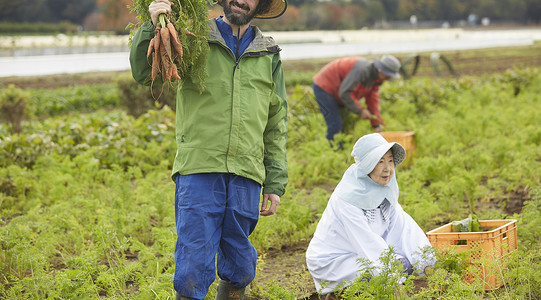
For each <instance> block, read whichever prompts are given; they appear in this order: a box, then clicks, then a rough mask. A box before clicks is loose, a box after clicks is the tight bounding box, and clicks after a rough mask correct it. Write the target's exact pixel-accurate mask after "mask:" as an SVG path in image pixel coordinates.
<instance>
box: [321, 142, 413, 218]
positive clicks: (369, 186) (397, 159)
mask: <svg viewBox="0 0 541 300" xmlns="http://www.w3.org/2000/svg"><path fill="white" fill-rule="evenodd" d="M389 149H391V151H392V152H393V157H394V164H395V167H396V166H398V165H399V164H400V163H401V162H402V161H404V158H405V157H406V150H404V148H403V147H402V146H401V145H400V144H398V143H394V142H393V143H389V142H387V141H386V140H385V138H383V137H382V136H381V135H380V134H378V133H373V134H368V135H365V136H363V137H361V138H360V139H359V140H358V141H357V142H356V143H355V146H353V151H352V152H351V155H352V156H353V157H354V158H355V163H354V164H353V165H351V166H350V167H349V168H348V169H347V170H346V172H345V173H344V176H343V177H342V180H341V181H340V183H338V185H337V186H336V189H335V190H334V192H333V194H332V196H331V197H336V198H338V199H340V200H342V201H346V202H348V203H350V204H352V205H355V206H357V207H359V208H362V209H375V208H377V207H378V206H379V205H380V204H381V202H383V200H385V199H387V200H388V201H389V203H391V205H393V206H396V204H397V203H398V193H399V191H398V183H397V181H396V175H395V174H394V173H393V176H392V177H391V180H390V181H389V183H387V184H386V185H381V184H378V183H376V182H374V181H373V180H372V179H371V178H370V177H369V176H368V174H370V172H372V170H374V168H375V166H376V164H377V163H378V162H379V160H380V159H381V158H382V157H383V155H384V154H385V153H386V152H387V151H388V150H389ZM395 173H396V172H395Z"/></svg>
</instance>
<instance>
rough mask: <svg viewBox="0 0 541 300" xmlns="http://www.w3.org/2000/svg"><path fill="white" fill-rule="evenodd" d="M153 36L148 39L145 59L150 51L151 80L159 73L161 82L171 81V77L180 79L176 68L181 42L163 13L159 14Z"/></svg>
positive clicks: (173, 26)
mask: <svg viewBox="0 0 541 300" xmlns="http://www.w3.org/2000/svg"><path fill="white" fill-rule="evenodd" d="M159 21H160V22H158V24H157V25H156V32H155V35H154V37H153V38H152V39H151V40H150V44H149V46H148V51H147V59H150V56H151V55H152V53H154V55H153V57H152V75H151V76H152V77H151V78H152V82H154V81H155V80H156V78H158V75H159V74H160V73H161V77H162V80H163V82H171V79H172V78H174V79H180V75H179V74H178V68H177V65H176V64H175V62H176V63H178V65H179V67H180V64H181V62H182V56H183V50H182V44H181V43H180V39H179V36H178V32H177V30H176V29H175V25H174V24H173V23H171V22H169V20H167V19H166V17H165V15H164V14H161V15H160V16H159Z"/></svg>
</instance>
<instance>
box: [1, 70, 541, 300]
mask: <svg viewBox="0 0 541 300" xmlns="http://www.w3.org/2000/svg"><path fill="white" fill-rule="evenodd" d="M539 71H540V70H539V69H535V68H525V69H513V70H509V71H507V72H505V73H502V74H496V75H490V76H488V75H487V76H483V77H462V78H458V79H433V78H416V79H412V80H407V81H406V80H402V81H396V82H390V83H388V84H386V85H384V86H383V88H382V93H381V105H382V107H381V108H382V112H383V118H384V119H385V121H386V124H387V125H386V127H385V130H387V131H401V130H413V131H415V136H416V143H417V150H416V151H415V153H413V158H412V161H411V162H410V164H409V165H408V166H405V167H401V168H399V169H398V170H397V176H398V178H399V185H400V191H401V198H400V200H399V201H400V202H401V204H402V206H403V207H404V209H405V210H406V211H407V212H408V213H409V214H410V215H412V217H413V218H414V219H415V220H416V221H417V222H418V223H419V224H420V225H421V227H422V228H423V229H424V230H425V231H428V230H430V229H433V228H435V227H437V226H439V225H441V224H445V223H447V222H449V221H451V220H457V219H463V218H464V217H466V216H467V215H468V213H470V212H475V213H476V214H477V215H478V216H479V218H480V219H504V218H513V219H517V220H518V232H519V250H518V251H517V255H516V256H513V261H512V268H510V270H509V271H508V272H506V273H505V274H504V275H502V276H505V279H506V280H507V281H508V283H507V286H506V289H501V290H498V291H495V292H492V293H491V294H490V297H494V298H498V299H501V298H509V299H516V298H529V297H531V298H539V297H541V291H540V290H539V288H538V287H539V286H540V283H541V282H540V281H541V279H540V278H541V268H540V267H539V265H540V264H539V262H540V260H541V251H540V248H541V247H540V246H541V245H540V240H539V235H538V232H537V230H538V228H539V226H541V221H540V220H539V218H538V216H539V213H540V212H541V202H540V200H541V199H540V191H541V186H540V183H541V182H540V179H541V168H540V165H541V147H540V145H541V126H539V125H541V124H540V123H539V115H540V114H541V106H540V105H539V103H540V102H541V96H540V95H541V75H539ZM309 73H310V72H308V73H299V76H298V77H297V78H300V80H297V81H296V82H295V84H293V83H292V81H289V83H288V90H289V99H288V101H289V132H288V136H289V139H288V160H289V177H290V183H289V185H288V189H287V192H286V194H285V195H284V197H283V199H282V202H281V205H280V208H279V212H278V214H277V215H275V216H273V217H265V218H261V220H260V223H259V225H258V227H257V229H256V231H255V233H254V234H253V235H252V236H251V239H252V242H253V244H254V245H255V246H256V248H257V249H258V251H259V253H260V254H261V257H262V258H261V265H264V264H265V263H269V264H270V263H272V262H270V261H267V262H266V261H265V256H264V255H265V254H266V253H268V252H269V250H270V249H280V248H282V247H287V246H288V245H292V244H294V243H298V242H302V241H307V240H309V239H310V236H311V234H312V233H313V232H314V230H315V226H316V225H317V221H318V220H319V217H320V215H321V213H322V212H323V209H324V208H325V205H326V202H327V200H328V198H329V196H330V192H331V191H332V189H333V188H334V186H335V185H336V184H337V183H338V181H339V180H340V178H341V176H342V174H343V172H344V171H345V170H346V169H347V167H348V166H349V165H350V164H351V163H352V162H353V159H352V157H351V156H350V149H351V147H352V146H353V143H354V142H355V141H356V140H357V138H358V137H360V136H362V135H364V134H366V133H369V132H371V129H370V127H369V124H368V123H367V122H363V121H357V120H356V119H355V118H354V117H350V118H347V119H346V129H345V132H344V133H342V134H340V135H338V136H337V140H339V141H342V142H343V144H344V150H341V151H335V150H334V149H332V148H330V147H329V144H328V142H327V140H326V139H325V122H324V121H323V118H322V116H321V114H320V113H319V109H318V107H317V104H316V102H315V100H314V96H313V93H312V91H311V88H310V85H309V78H310V77H311V74H309ZM303 78H308V79H303ZM11 89H12V92H13V93H21V91H17V89H15V88H13V87H12V88H11ZM121 89H122V88H121V87H120V85H119V84H111V83H109V84H97V85H90V86H84V87H81V88H80V89H78V88H74V87H72V88H59V89H55V90H48V91H44V90H27V91H24V92H22V93H28V94H27V95H26V96H25V97H26V99H27V100H28V101H27V103H28V107H29V111H30V112H31V114H30V118H29V119H27V120H24V121H22V123H21V127H20V132H19V133H13V132H12V128H11V127H10V124H7V123H6V124H2V125H1V126H0V148H1V149H2V151H1V152H0V274H2V276H0V297H2V298H8V299H44V298H51V299H57V298H58V299H77V298H81V297H84V298H90V299H98V298H131V299H167V298H168V297H169V298H171V297H173V290H172V284H171V278H172V273H173V269H174V264H173V257H172V254H173V247H174V244H175V239H176V235H175V231H174V228H175V227H174V214H173V210H172V205H173V193H174V184H173V182H172V181H171V178H170V175H171V174H170V173H169V172H170V169H171V164H172V158H173V156H174V153H175V143H174V111H172V109H171V108H169V106H167V105H165V106H163V105H164V104H167V103H169V102H168V101H170V100H167V99H169V98H168V97H170V95H168V94H165V95H163V98H161V101H162V102H161V103H158V107H161V108H160V109H158V108H156V107H153V103H152V102H150V105H149V104H148V102H149V101H148V99H146V100H144V99H143V100H138V99H136V98H135V97H137V96H136V95H133V96H132V97H133V98H131V99H133V102H132V105H135V104H134V103H140V102H141V103H142V102H144V101H147V103H146V104H145V105H146V106H145V105H143V106H142V108H140V109H134V108H133V107H132V108H131V109H130V108H129V105H130V104H129V101H128V104H126V103H127V102H126V101H123V100H121V97H120V96H119V94H117V92H118V91H119V90H121ZM5 90H7V89H3V91H5ZM120 94H122V93H120ZM124 94H125V93H124ZM98 101H101V102H98ZM162 106H163V107H162ZM104 108H106V109H104ZM127 111H130V112H132V113H131V114H128V113H127ZM455 260H458V258H457V257H455V256H452V255H450V256H444V257H442V258H441V260H440V262H441V264H442V265H441V270H443V271H442V272H443V273H442V272H439V273H435V274H432V275H430V276H429V277H428V278H427V279H426V283H427V284H426V287H424V289H422V290H419V289H417V290H414V287H413V286H411V285H407V286H408V287H407V292H408V295H407V296H404V297H408V298H412V299H415V298H419V299H421V298H423V299H426V298H434V299H435V298H438V299H447V298H456V297H467V298H470V299H472V298H473V299H477V298H478V299H482V298H483V297H486V294H485V293H484V292H483V290H482V288H480V287H479V286H476V285H473V286H470V285H466V284H464V283H463V282H462V280H461V277H460V276H461V274H462V273H461V272H462V270H461V268H457V267H456V264H454V265H453V262H454V261H455ZM526 270H527V271H526ZM263 276H267V277H269V276H270V277H271V278H272V276H279V274H261V273H260V274H258V277H257V278H256V281H255V282H254V283H253V284H252V286H251V295H252V296H253V297H256V298H260V299H293V298H295V297H296V296H298V295H299V294H303V293H305V292H306V290H309V289H310V288H312V287H306V286H296V285H295V284H291V285H288V286H280V285H276V284H275V283H269V282H268V280H266V281H265V280H264V278H263ZM263 282H264V283H265V284H263ZM374 282H375V283H374V284H377V281H374ZM375 290H377V289H374V291H375ZM212 296H213V295H212V293H211V295H209V299H212ZM352 299H353V298H352Z"/></svg>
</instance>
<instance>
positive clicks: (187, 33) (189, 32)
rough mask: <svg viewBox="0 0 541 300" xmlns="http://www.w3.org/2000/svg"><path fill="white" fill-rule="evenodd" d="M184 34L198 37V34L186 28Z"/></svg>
mask: <svg viewBox="0 0 541 300" xmlns="http://www.w3.org/2000/svg"><path fill="white" fill-rule="evenodd" d="M184 34H186V35H191V36H193V37H198V36H197V35H195V34H194V33H193V32H191V31H188V30H186V31H185V32H184Z"/></svg>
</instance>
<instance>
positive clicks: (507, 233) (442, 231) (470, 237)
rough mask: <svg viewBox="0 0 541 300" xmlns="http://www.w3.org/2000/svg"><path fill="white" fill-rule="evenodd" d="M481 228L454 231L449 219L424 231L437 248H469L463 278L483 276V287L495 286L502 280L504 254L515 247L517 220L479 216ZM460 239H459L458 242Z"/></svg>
mask: <svg viewBox="0 0 541 300" xmlns="http://www.w3.org/2000/svg"><path fill="white" fill-rule="evenodd" d="M479 222H480V223H481V227H483V228H491V230H489V231H483V232H453V229H452V225H451V223H449V224H446V225H443V226H441V227H439V228H436V229H434V230H431V231H429V232H427V233H426V235H427V236H428V240H429V241H430V244H432V246H433V247H434V248H436V249H437V250H439V251H445V250H448V249H449V248H451V247H456V250H457V251H458V252H462V251H469V264H470V266H469V267H468V269H467V270H466V275H465V281H466V282H468V283H472V282H474V281H475V280H478V279H480V280H482V281H483V282H484V284H485V290H487V291H489V290H495V289H497V288H499V287H501V286H502V285H503V284H504V283H505V280H504V276H503V272H504V270H505V268H506V257H507V256H508V255H509V254H510V253H511V252H513V251H515V250H516V249H517V248H518V241H517V220H480V221H479ZM459 241H461V243H460V245H459V243H458V242H459Z"/></svg>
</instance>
